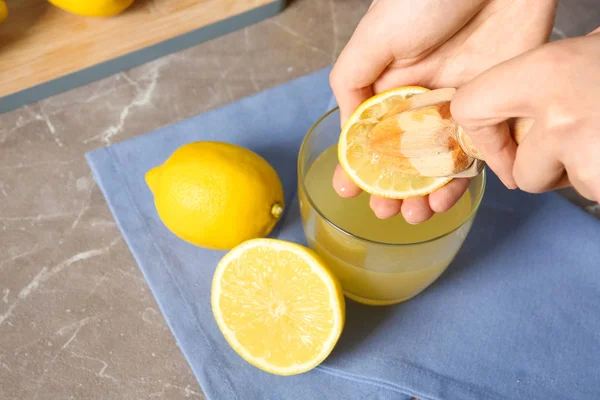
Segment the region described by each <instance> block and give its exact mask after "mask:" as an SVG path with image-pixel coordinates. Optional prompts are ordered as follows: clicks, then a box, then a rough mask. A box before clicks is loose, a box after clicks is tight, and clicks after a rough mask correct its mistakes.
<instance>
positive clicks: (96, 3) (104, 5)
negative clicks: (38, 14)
mask: <svg viewBox="0 0 600 400" xmlns="http://www.w3.org/2000/svg"><path fill="white" fill-rule="evenodd" d="M48 1H49V2H50V3H52V4H54V5H55V6H56V7H59V8H62V9H63V10H65V11H68V12H70V13H73V14H77V15H82V16H84V17H112V16H114V15H117V14H120V13H122V12H123V11H125V9H127V7H129V6H130V5H132V4H133V1H134V0H48Z"/></svg>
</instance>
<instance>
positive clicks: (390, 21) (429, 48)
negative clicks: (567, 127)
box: [330, 0, 556, 223]
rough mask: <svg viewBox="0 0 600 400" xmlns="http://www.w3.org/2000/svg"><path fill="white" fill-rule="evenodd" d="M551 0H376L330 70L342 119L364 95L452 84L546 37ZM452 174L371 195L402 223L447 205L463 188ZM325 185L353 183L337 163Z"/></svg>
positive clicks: (341, 190)
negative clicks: (435, 183)
mask: <svg viewBox="0 0 600 400" xmlns="http://www.w3.org/2000/svg"><path fill="white" fill-rule="evenodd" d="M555 9H556V0H543V1H539V0H470V1H460V2H458V1H452V0H443V1H441V0H419V1H414V0H376V1H374V2H373V4H372V5H371V7H370V8H369V11H368V12H367V13H366V15H365V16H364V17H363V19H362V21H361V22H360V24H359V25H358V27H357V28H356V31H355V32H354V35H353V36H352V38H351V39H350V41H349V42H348V44H347V46H346V47H345V48H344V50H343V52H342V53H341V55H340V57H339V58H338V60H337V62H336V64H335V66H334V68H333V71H332V72H331V79H330V80H331V86H332V88H333V92H334V94H335V96H336V98H337V101H338V104H339V106H340V112H341V119H342V121H341V122H342V124H343V123H344V122H345V121H346V119H348V117H349V116H350V114H352V112H353V111H354V110H355V109H356V107H358V106H359V105H360V103H362V102H363V101H364V100H366V99H367V98H369V97H371V96H372V95H374V94H376V93H379V92H382V91H385V90H388V89H391V88H394V87H398V86H402V85H420V86H425V87H429V88H432V89H433V88H440V87H460V86H462V85H463V84H465V83H466V82H468V81H469V80H471V79H473V78H474V77H476V76H477V75H479V74H480V73H481V72H483V71H485V70H486V69H488V68H490V67H492V66H494V65H496V64H498V63H500V62H502V61H505V60H507V59H510V58H512V57H514V56H516V55H519V54H521V53H523V52H525V51H528V50H530V49H533V48H535V47H537V46H539V45H540V44H542V43H544V42H546V41H547V40H548V38H549V36H550V32H551V30H552V24H553V22H554V13H555ZM468 184H469V181H468V180H467V179H454V180H453V181H451V182H450V183H449V184H447V185H446V186H444V187H442V188H441V189H439V190H438V191H436V192H434V193H431V194H430V195H429V196H425V197H416V198H410V199H406V200H404V201H402V200H391V199H383V198H379V197H372V198H371V203H370V204H371V208H372V209H373V211H374V212H375V214H376V215H377V216H378V217H380V218H389V217H392V216H394V215H396V214H398V213H400V212H402V214H403V216H404V218H405V219H406V220H407V221H408V222H410V223H420V222H423V221H426V220H427V219H429V218H430V217H431V216H432V215H433V214H434V212H444V211H447V210H448V209H450V207H452V206H453V205H454V203H456V201H458V199H460V197H461V196H462V194H463V193H464V191H465V190H466V188H467V186H468ZM333 185H334V187H335V189H336V191H337V192H338V194H340V196H344V197H354V196H357V195H358V194H360V192H361V191H360V189H359V188H358V187H357V186H356V185H355V184H354V183H353V182H352V181H351V180H350V179H349V178H348V177H347V176H346V174H345V172H344V171H343V170H342V169H341V167H340V166H338V168H337V169H336V172H335V175H334V179H333Z"/></svg>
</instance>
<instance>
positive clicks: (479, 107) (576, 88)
mask: <svg viewBox="0 0 600 400" xmlns="http://www.w3.org/2000/svg"><path fill="white" fill-rule="evenodd" d="M451 113H452V117H453V118H454V119H455V120H456V121H457V122H458V123H459V124H460V125H461V126H462V127H464V128H465V131H466V132H467V134H468V135H469V136H470V138H471V139H472V140H473V143H474V144H475V146H476V147H477V148H478V149H479V150H480V151H481V153H482V154H483V156H484V158H485V159H486V162H487V164H488V166H489V167H490V168H491V169H492V170H493V171H494V172H495V173H496V174H497V175H498V177H499V178H500V179H501V180H502V181H503V182H504V183H505V185H506V186H508V187H509V188H517V187H518V188H520V189H522V190H524V191H527V192H532V193H540V192H545V191H549V190H552V189H557V188H560V187H565V186H569V185H572V186H573V187H574V188H575V189H576V190H577V191H578V192H579V193H580V194H581V195H583V196H584V197H586V198H588V199H590V200H593V201H596V202H600V28H598V29H596V30H595V31H594V32H592V33H590V34H589V35H587V36H584V37H580V38H574V39H565V40H561V41H558V42H553V43H549V44H546V45H543V46H540V47H538V48H536V49H534V50H531V51H529V52H527V53H525V54H523V55H521V56H518V57H515V58H513V59H511V60H509V61H506V62H504V63H502V64H500V65H498V66H496V67H493V68H491V69H489V70H487V71H486V72H484V73H482V74H481V75H479V76H478V77H477V78H475V79H473V80H472V81H470V82H469V83H467V84H465V85H464V86H462V87H461V88H459V89H458V91H457V92H456V95H455V97H454V99H453V100H452V104H451ZM511 117H530V118H533V119H534V120H535V123H534V125H533V127H532V128H531V130H530V131H529V132H528V133H527V135H526V136H525V138H524V139H523V141H522V142H521V143H520V144H519V146H518V147H517V145H516V144H515V143H514V142H513V140H512V138H511V136H510V134H509V130H508V126H507V123H506V120H507V119H508V118H511Z"/></svg>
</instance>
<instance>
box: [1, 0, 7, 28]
mask: <svg viewBox="0 0 600 400" xmlns="http://www.w3.org/2000/svg"><path fill="white" fill-rule="evenodd" d="M7 16H8V7H7V6H6V2H4V1H3V0H0V23H1V22H2V21H4V20H5V19H6V17H7Z"/></svg>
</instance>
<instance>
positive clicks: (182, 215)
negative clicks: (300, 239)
mask: <svg viewBox="0 0 600 400" xmlns="http://www.w3.org/2000/svg"><path fill="white" fill-rule="evenodd" d="M146 183H147V184H148V187H149V188H150V190H151V191H152V193H153V194H154V204H155V206H156V210H157V212H158V215H159V217H160V219H161V220H162V221H163V223H164V224H165V225H166V226H167V228H168V229H169V230H171V231H172V232H173V233H174V234H175V235H177V236H178V237H180V238H182V239H184V240H186V241H188V242H191V243H193V244H195V245H198V246H202V247H208V248H211V249H218V250H227V249H231V248H233V247H235V246H237V245H238V244H240V243H242V242H243V241H245V240H249V239H254V238H260V237H264V236H267V235H268V234H269V233H270V232H271V230H272V229H273V227H274V226H275V225H276V223H277V221H278V220H279V218H280V217H281V215H282V214H283V209H284V198H283V187H282V185H281V182H280V180H279V177H278V176H277V172H275V170H274V169H273V167H271V166H270V165H269V163H267V161H265V160H264V159H263V158H262V157H260V156H259V155H258V154H256V153H254V152H252V151H250V150H248V149H245V148H243V147H240V146H237V145H234V144H230V143H222V142H195V143H188V144H186V145H184V146H182V147H180V148H179V149H177V150H176V151H175V152H174V153H173V154H172V155H171V156H170V157H169V159H168V160H167V161H166V162H165V163H164V164H163V165H160V166H158V167H156V168H153V169H151V170H150V171H148V172H147V173H146Z"/></svg>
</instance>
